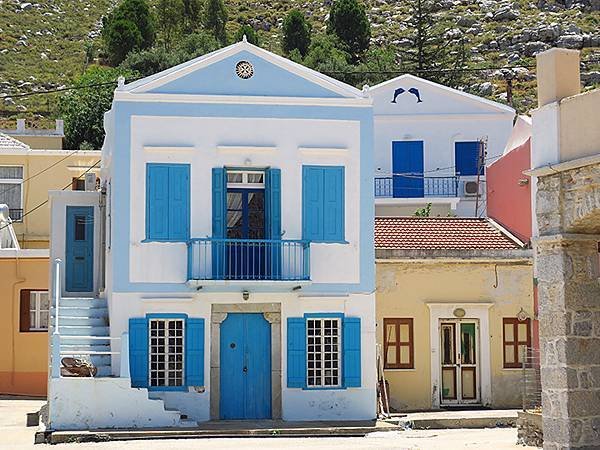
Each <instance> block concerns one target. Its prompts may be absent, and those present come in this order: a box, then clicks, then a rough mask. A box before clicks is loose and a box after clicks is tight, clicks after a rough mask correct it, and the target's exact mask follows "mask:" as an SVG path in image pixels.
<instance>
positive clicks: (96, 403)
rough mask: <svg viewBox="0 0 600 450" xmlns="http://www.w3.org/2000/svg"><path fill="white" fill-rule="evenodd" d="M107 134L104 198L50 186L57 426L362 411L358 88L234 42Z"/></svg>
mask: <svg viewBox="0 0 600 450" xmlns="http://www.w3.org/2000/svg"><path fill="white" fill-rule="evenodd" d="M105 128H106V131H107V135H106V140H105V144H104V148H103V155H102V173H101V178H102V186H103V189H102V191H101V192H56V193H51V202H52V250H51V252H52V257H53V258H60V259H61V261H62V262H61V263H57V264H56V266H55V268H54V270H53V283H54V284H53V289H54V291H53V298H54V303H55V308H54V315H55V316H56V315H58V317H57V319H58V328H56V326H55V327H54V329H53V330H52V331H53V332H54V334H53V338H52V343H53V344H52V355H53V357H52V377H51V378H50V395H49V399H50V426H51V427H52V428H54V429H61V428H63V429H64V428H97V427H156V426H174V427H177V426H187V425H194V426H195V425H196V423H197V422H201V421H206V420H211V419H212V420H219V419H271V418H273V419H279V418H282V419H284V420H337V419H340V420H352V419H372V418H374V417H375V405H376V374H375V368H376V364H375V297H374V250H373V216H374V196H373V178H372V175H373V173H374V168H373V108H372V102H371V99H370V98H369V96H368V93H367V92H366V91H365V92H361V91H360V90H357V89H355V88H353V87H351V86H348V85H346V84H343V83H341V82H339V81H336V80H334V79H331V78H329V77H326V76H324V75H322V74H320V73H317V72H314V71H312V70H310V69H307V68H306V67H303V66H300V65H298V64H295V63H293V62H291V61H289V60H286V59H284V58H282V57H280V56H277V55H274V54H272V53H270V52H267V51H265V50H262V49H260V48H258V47H255V46H253V45H251V44H249V43H247V42H240V43H237V44H234V45H232V46H229V47H226V48H224V49H221V50H219V51H216V52H214V53H210V54H208V55H205V56H203V57H200V58H197V59H195V60H192V61H189V62H187V63H185V64H182V65H180V66H177V67H174V68H172V69H169V70H166V71H164V72H161V73H159V74H156V75H154V76H151V77H148V78H145V79H142V80H139V81H136V82H134V83H130V84H124V83H120V84H119V87H118V88H117V90H116V91H115V98H114V102H113V105H112V109H111V110H110V111H109V112H108V113H107V114H106V117H105ZM57 311H58V313H57ZM55 319H56V317H55ZM70 355H72V356H83V357H85V358H89V359H91V361H92V362H94V363H95V364H96V365H97V366H98V375H97V376H96V377H95V378H87V379H81V378H79V379H73V378H68V377H64V376H61V375H60V370H59V365H58V361H59V360H60V358H61V357H64V356H70Z"/></svg>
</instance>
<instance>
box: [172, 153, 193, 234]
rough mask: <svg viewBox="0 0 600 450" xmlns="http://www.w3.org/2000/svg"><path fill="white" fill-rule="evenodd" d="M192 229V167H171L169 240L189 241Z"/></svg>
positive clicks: (183, 165)
mask: <svg viewBox="0 0 600 450" xmlns="http://www.w3.org/2000/svg"><path fill="white" fill-rule="evenodd" d="M189 228H190V166H189V165H187V164H177V165H173V166H170V167H169V239H172V240H187V239H188V238H189Z"/></svg>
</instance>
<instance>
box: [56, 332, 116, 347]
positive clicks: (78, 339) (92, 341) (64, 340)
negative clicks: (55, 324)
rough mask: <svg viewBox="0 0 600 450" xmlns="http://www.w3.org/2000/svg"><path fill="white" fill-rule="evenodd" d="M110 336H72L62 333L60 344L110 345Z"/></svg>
mask: <svg viewBox="0 0 600 450" xmlns="http://www.w3.org/2000/svg"><path fill="white" fill-rule="evenodd" d="M110 341H111V340H110V337H109V336H72V335H62V336H61V337H60V345H61V347H64V346H68V345H74V346H81V345H86V346H87V345H109V344H110Z"/></svg>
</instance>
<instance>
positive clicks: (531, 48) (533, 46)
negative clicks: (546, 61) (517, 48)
mask: <svg viewBox="0 0 600 450" xmlns="http://www.w3.org/2000/svg"><path fill="white" fill-rule="evenodd" d="M549 47H550V45H548V44H546V43H545V42H540V41H534V42H527V43H525V46H524V48H523V53H524V54H525V56H535V55H537V54H538V53H540V52H543V51H544V50H547V49H548V48H549Z"/></svg>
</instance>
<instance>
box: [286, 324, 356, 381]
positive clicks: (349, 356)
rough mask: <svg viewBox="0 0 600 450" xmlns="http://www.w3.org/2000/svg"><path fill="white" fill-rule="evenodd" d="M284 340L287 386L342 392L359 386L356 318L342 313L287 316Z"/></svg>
mask: <svg viewBox="0 0 600 450" xmlns="http://www.w3.org/2000/svg"><path fill="white" fill-rule="evenodd" d="M287 341H288V342H287V384H288V387H290V388H301V389H346V388H349V387H360V386H361V332H360V318H359V317H345V316H344V314H343V313H306V314H304V317H289V318H288V319H287ZM340 341H341V343H340Z"/></svg>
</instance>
